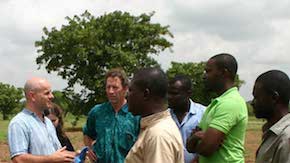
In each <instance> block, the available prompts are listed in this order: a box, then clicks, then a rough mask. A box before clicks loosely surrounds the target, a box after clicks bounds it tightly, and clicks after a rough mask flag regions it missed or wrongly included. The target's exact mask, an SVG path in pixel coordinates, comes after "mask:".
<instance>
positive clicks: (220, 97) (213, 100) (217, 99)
mask: <svg viewBox="0 0 290 163" xmlns="http://www.w3.org/2000/svg"><path fill="white" fill-rule="evenodd" d="M236 91H238V88H237V87H232V88H230V89H228V90H227V91H225V92H224V93H223V94H222V95H220V96H218V97H217V98H215V99H212V100H211V103H215V102H217V101H219V100H221V99H222V98H223V97H225V96H227V95H228V94H231V93H233V92H236Z"/></svg>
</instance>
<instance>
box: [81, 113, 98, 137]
mask: <svg viewBox="0 0 290 163" xmlns="http://www.w3.org/2000/svg"><path fill="white" fill-rule="evenodd" d="M95 126H96V118H95V108H93V109H92V110H91V111H90V112H89V114H88V118H87V122H86V124H85V125H84V126H83V134H84V135H87V136H89V137H90V138H92V139H96V135H97V134H96V130H95Z"/></svg>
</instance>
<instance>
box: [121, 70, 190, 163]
mask: <svg viewBox="0 0 290 163" xmlns="http://www.w3.org/2000/svg"><path fill="white" fill-rule="evenodd" d="M167 87H168V82H167V77H166V74H165V73H164V72H163V71H162V70H161V69H159V68H144V69H141V70H139V71H138V72H137V73H135V74H134V77H133V79H132V81H131V83H130V87H129V94H128V105H129V111H130V112H132V114H133V115H140V116H141V123H140V127H141V132H140V134H139V136H138V139H137V141H136V143H135V144H134V146H133V147H132V149H131V150H130V152H129V153H128V155H127V156H126V159H125V162H126V163H183V162H184V158H183V145H182V138H181V134H180V132H179V130H178V128H177V126H176V124H175V122H174V121H173V119H172V117H171V115H170V112H169V110H168V109H167Z"/></svg>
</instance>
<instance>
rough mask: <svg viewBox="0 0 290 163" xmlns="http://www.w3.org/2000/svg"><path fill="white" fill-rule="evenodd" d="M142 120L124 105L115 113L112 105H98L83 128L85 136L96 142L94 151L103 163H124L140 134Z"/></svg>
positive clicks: (107, 103) (90, 113)
mask: <svg viewBox="0 0 290 163" xmlns="http://www.w3.org/2000/svg"><path fill="white" fill-rule="evenodd" d="M139 123H140V118H139V117H135V116H133V115H132V114H131V113H130V112H128V105H127V104H126V105H124V106H123V107H122V108H121V109H120V111H119V112H118V113H115V111H114V109H113V107H112V105H111V103H109V102H106V103H103V104H100V105H96V106H95V107H94V108H93V109H92V110H91V111H90V112H89V115H88V119H87V123H86V124H85V125H84V127H83V133H84V135H87V136H89V137H91V138H92V139H94V140H96V142H95V144H94V145H93V151H94V152H95V154H96V155H97V158H98V162H101V163H103V162H104V163H113V162H114V163H123V162H124V159H125V157H126V155H127V153H128V152H129V150H130V149H131V147H132V146H133V145H134V143H135V141H136V139H137V136H138V133H139V128H140V127H139Z"/></svg>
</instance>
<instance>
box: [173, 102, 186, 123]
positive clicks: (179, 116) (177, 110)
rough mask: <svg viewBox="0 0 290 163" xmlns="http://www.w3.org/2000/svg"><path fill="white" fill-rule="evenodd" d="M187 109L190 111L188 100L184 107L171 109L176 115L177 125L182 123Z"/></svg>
mask: <svg viewBox="0 0 290 163" xmlns="http://www.w3.org/2000/svg"><path fill="white" fill-rule="evenodd" d="M189 109H190V101H189V100H188V102H187V103H185V104H184V105H181V106H178V107H177V108H174V109H173V112H174V114H175V115H176V117H177V119H178V121H179V123H181V122H182V121H183V119H184V117H185V116H186V114H187V113H188V112H189Z"/></svg>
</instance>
